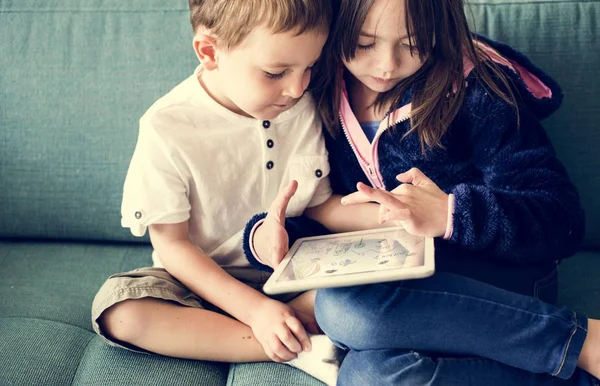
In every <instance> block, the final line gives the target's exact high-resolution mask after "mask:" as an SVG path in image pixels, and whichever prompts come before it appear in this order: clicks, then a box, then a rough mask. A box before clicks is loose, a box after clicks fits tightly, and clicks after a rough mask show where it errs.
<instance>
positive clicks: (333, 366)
mask: <svg viewBox="0 0 600 386" xmlns="http://www.w3.org/2000/svg"><path fill="white" fill-rule="evenodd" d="M310 344H311V345H312V348H311V349H310V351H302V352H301V353H299V354H298V357H297V358H296V359H292V360H291V361H289V362H285V363H286V364H288V365H290V366H293V367H296V368H297V369H300V370H302V371H304V372H305V373H307V374H309V375H312V376H313V377H315V378H317V379H318V380H319V381H321V382H324V383H325V384H326V385H327V386H335V384H336V382H337V377H338V370H339V368H340V362H341V358H342V355H341V349H339V348H338V347H337V346H336V345H334V344H333V342H332V341H331V340H329V338H328V337H327V336H325V335H312V336H311V337H310Z"/></svg>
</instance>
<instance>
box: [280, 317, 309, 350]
mask: <svg viewBox="0 0 600 386" xmlns="http://www.w3.org/2000/svg"><path fill="white" fill-rule="evenodd" d="M285 322H286V324H287V326H288V327H289V329H290V331H291V332H293V333H294V336H295V338H296V339H295V340H296V341H297V342H299V344H300V345H301V347H300V350H304V351H309V350H310V348H311V345H310V339H309V338H308V334H307V333H306V330H305V329H304V326H303V325H302V323H301V322H300V320H298V318H295V317H292V318H288V319H286V320H285Z"/></svg>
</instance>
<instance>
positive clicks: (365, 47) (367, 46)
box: [356, 43, 375, 50]
mask: <svg viewBox="0 0 600 386" xmlns="http://www.w3.org/2000/svg"><path fill="white" fill-rule="evenodd" d="M373 47H375V43H371V44H357V46H356V48H358V49H359V50H370V49H371V48H373Z"/></svg>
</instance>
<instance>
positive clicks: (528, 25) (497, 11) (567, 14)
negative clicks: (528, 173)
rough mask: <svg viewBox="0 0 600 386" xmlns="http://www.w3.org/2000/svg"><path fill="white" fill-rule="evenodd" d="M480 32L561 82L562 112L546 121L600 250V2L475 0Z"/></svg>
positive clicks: (592, 243) (590, 241)
mask: <svg viewBox="0 0 600 386" xmlns="http://www.w3.org/2000/svg"><path fill="white" fill-rule="evenodd" d="M470 3H471V9H472V11H473V16H474V19H475V25H476V30H477V32H480V33H483V34H485V35H489V36H491V37H493V38H495V39H497V40H500V41H503V42H505V43H508V44H510V45H511V46H513V47H514V48H516V49H518V50H520V51H522V52H524V53H526V54H527V55H528V56H529V58H530V59H531V60H532V61H533V63H535V64H536V65H537V66H538V67H540V68H542V69H543V70H544V71H546V72H547V73H548V74H550V76H552V77H553V78H554V79H556V80H557V81H558V83H559V84H560V85H561V86H562V88H563V92H564V96H565V98H564V103H563V105H562V107H561V108H560V110H559V111H558V112H557V113H556V114H554V115H553V116H551V117H550V118H549V119H548V120H546V121H545V122H544V126H545V127H546V128H547V130H548V133H549V135H550V137H551V139H552V142H553V143H554V145H555V147H556V151H557V153H558V156H559V157H560V158H561V160H563V162H564V163H565V165H566V166H567V169H568V171H569V174H570V175H571V177H572V179H573V181H574V182H575V184H576V185H577V187H578V188H579V192H580V195H581V200H582V202H583V206H584V208H585V210H586V217H587V225H588V226H587V234H586V244H587V245H588V246H595V247H599V246H600V227H599V226H598V224H600V200H597V199H596V195H597V192H599V191H600V173H598V171H599V170H600V158H598V155H597V153H598V151H597V148H598V146H600V130H598V128H599V126H598V122H600V108H598V90H600V77H598V76H597V73H598V66H600V50H599V49H598V48H599V47H598V37H599V36H600V23H598V19H599V18H600V14H599V13H600V12H599V11H600V7H599V5H600V3H599V2H598V1H593V0H592V1H591V0H580V1H564V0H553V1H548V0H495V1H493V0H470Z"/></svg>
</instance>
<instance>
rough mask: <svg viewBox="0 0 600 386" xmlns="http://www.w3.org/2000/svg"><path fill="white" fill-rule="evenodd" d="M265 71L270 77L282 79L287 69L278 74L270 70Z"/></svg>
mask: <svg viewBox="0 0 600 386" xmlns="http://www.w3.org/2000/svg"><path fill="white" fill-rule="evenodd" d="M263 72H264V73H265V76H266V77H267V78H269V79H281V78H283V76H284V75H285V71H282V72H280V73H277V74H274V73H272V72H268V71H263Z"/></svg>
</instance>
